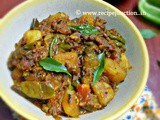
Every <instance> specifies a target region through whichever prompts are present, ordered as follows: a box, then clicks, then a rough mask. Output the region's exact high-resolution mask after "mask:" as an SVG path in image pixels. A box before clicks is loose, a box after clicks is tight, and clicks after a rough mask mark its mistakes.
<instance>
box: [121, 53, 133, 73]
mask: <svg viewBox="0 0 160 120" xmlns="http://www.w3.org/2000/svg"><path fill="white" fill-rule="evenodd" d="M119 66H120V67H121V68H123V69H124V70H125V71H127V70H129V69H130V68H131V65H130V63H129V60H128V58H127V56H126V54H125V53H122V54H121V59H120V62H119Z"/></svg>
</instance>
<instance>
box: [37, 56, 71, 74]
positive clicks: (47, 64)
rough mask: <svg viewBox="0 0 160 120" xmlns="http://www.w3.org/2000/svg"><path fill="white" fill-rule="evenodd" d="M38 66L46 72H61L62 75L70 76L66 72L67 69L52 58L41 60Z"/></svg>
mask: <svg viewBox="0 0 160 120" xmlns="http://www.w3.org/2000/svg"><path fill="white" fill-rule="evenodd" d="M39 64H40V65H41V66H42V67H43V69H45V70H47V71H51V72H62V73H66V74H68V75H69V76H71V74H70V73H69V72H68V70H67V68H66V67H65V66H64V65H63V64H62V63H60V62H58V61H56V60H54V59H53V58H49V57H47V58H45V59H42V60H41V61H40V62H39Z"/></svg>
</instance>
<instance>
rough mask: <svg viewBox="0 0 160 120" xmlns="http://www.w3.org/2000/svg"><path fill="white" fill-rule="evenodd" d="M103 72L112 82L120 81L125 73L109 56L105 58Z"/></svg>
mask: <svg viewBox="0 0 160 120" xmlns="http://www.w3.org/2000/svg"><path fill="white" fill-rule="evenodd" d="M104 73H105V74H106V75H107V77H108V78H109V79H110V80H111V81H112V82H117V83H119V82H121V81H123V80H124V79H125V77H126V75H127V73H126V72H125V71H124V70H123V69H122V68H121V67H120V66H119V65H118V63H117V62H116V61H114V60H112V59H110V58H106V59H105V66H104Z"/></svg>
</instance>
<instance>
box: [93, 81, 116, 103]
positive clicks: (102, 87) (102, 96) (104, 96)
mask: <svg viewBox="0 0 160 120" xmlns="http://www.w3.org/2000/svg"><path fill="white" fill-rule="evenodd" d="M92 89H93V91H94V93H95V94H96V95H97V97H98V100H99V102H100V104H101V105H103V106H106V105H107V104H108V103H109V102H110V101H111V100H112V99H113V98H114V95H115V93H114V91H113V89H112V87H111V86H110V85H109V84H107V83H105V82H96V83H95V84H93V85H92Z"/></svg>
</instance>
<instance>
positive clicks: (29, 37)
mask: <svg viewBox="0 0 160 120" xmlns="http://www.w3.org/2000/svg"><path fill="white" fill-rule="evenodd" d="M23 37H24V40H25V41H26V43H27V44H29V43H33V42H35V41H37V40H40V39H42V32H41V31H40V30H28V31H27V32H25V33H24V36H23Z"/></svg>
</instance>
